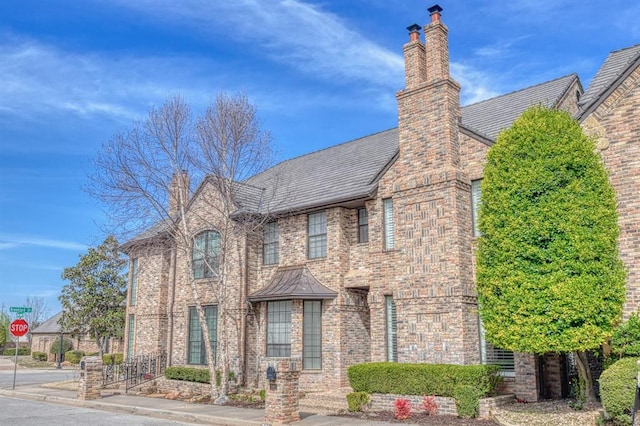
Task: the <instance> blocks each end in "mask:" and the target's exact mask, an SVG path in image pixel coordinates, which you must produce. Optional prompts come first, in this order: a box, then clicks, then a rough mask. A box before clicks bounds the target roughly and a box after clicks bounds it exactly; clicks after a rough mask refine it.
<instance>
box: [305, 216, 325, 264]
mask: <svg viewBox="0 0 640 426" xmlns="http://www.w3.org/2000/svg"><path fill="white" fill-rule="evenodd" d="M308 221H309V229H308V233H309V259H317V258H319V257H327V213H326V212H318V213H313V214H310V215H309V216H308Z"/></svg>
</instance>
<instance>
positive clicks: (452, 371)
mask: <svg viewBox="0 0 640 426" xmlns="http://www.w3.org/2000/svg"><path fill="white" fill-rule="evenodd" d="M499 371H500V367H498V366H496V365H451V364H400V363H395V362H372V363H365V364H358V365H353V366H351V367H349V369H348V370H347V374H348V376H349V383H350V384H351V387H352V388H353V390H354V392H368V393H390V394H399V395H437V396H448V397H453V398H455V396H456V393H455V387H456V386H457V385H467V386H472V387H473V388H474V389H476V390H477V393H478V394H479V395H480V397H483V396H488V395H493V394H495V391H496V388H497V387H498V385H499V384H500V382H501V380H502V377H501V376H500V375H499Z"/></svg>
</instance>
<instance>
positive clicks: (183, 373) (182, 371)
mask: <svg viewBox="0 0 640 426" xmlns="http://www.w3.org/2000/svg"><path fill="white" fill-rule="evenodd" d="M164 377H165V378H167V379H173V380H184V381H185V382H197V383H211V376H210V375H209V370H207V369H204V368H193V367H167V368H166V369H165V370H164Z"/></svg>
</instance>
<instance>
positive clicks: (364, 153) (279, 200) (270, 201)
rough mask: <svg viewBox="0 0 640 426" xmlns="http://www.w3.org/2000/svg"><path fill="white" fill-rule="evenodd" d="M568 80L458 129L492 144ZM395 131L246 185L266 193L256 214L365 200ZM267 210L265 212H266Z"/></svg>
mask: <svg viewBox="0 0 640 426" xmlns="http://www.w3.org/2000/svg"><path fill="white" fill-rule="evenodd" d="M577 78H578V77H577V75H576V74H571V75H568V76H565V77H561V78H558V79H555V80H551V81H548V82H546V83H542V84H538V85H536V86H532V87H529V88H526V89H522V90H519V91H517V92H513V93H509V94H507V95H503V96H498V97H496V98H493V99H489V100H486V101H483V102H479V103H477V104H473V105H469V106H466V107H464V108H462V111H461V113H462V125H463V126H465V127H467V128H468V129H470V130H471V131H473V132H474V133H477V134H479V135H481V136H484V137H485V138H487V139H489V140H495V138H496V137H497V135H498V133H499V132H500V130H502V129H505V128H507V127H509V126H510V125H511V123H512V122H513V121H514V120H515V119H516V118H518V116H520V114H522V113H523V112H524V111H525V110H526V109H527V108H528V107H530V106H531V105H537V104H542V105H545V106H549V107H553V106H555V105H556V103H557V102H558V101H559V100H560V99H561V98H562V97H563V96H564V95H565V93H566V91H567V90H568V88H569V87H570V86H571V84H572V83H573V82H574V81H575V80H576V79H577ZM398 144H399V142H398V129H397V128H395V129H390V130H387V131H384V132H380V133H375V134H373V135H370V136H365V137H363V138H360V139H356V140H353V141H350V142H346V143H343V144H340V145H335V146H332V147H329V148H326V149H323V150H321V151H316V152H313V153H311V154H307V155H303V156H301V157H297V158H293V159H291V160H287V161H284V162H282V163H280V164H278V165H276V166H275V167H273V168H271V169H269V170H267V171H265V172H263V173H261V174H258V175H257V176H254V177H252V178H251V179H249V180H247V183H248V184H250V185H253V186H255V187H260V188H266V190H265V192H264V194H263V196H264V199H263V200H262V201H263V204H262V206H263V207H264V208H263V209H262V210H261V211H260V213H267V212H268V213H285V212H288V211H295V210H304V209H308V208H313V207H315V208H318V207H322V206H328V205H332V204H338V203H344V202H347V201H352V200H357V199H364V198H368V197H370V196H371V195H372V194H373V192H375V190H376V185H377V178H378V177H379V176H380V174H381V172H382V171H383V170H384V169H385V167H387V166H388V165H389V164H390V163H391V162H392V160H393V159H394V157H395V156H396V155H397V153H398ZM267 209H268V211H267Z"/></svg>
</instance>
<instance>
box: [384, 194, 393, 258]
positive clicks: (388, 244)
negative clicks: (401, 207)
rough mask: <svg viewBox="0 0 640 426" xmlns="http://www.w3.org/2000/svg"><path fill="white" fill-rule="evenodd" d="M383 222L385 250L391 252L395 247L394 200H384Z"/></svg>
mask: <svg viewBox="0 0 640 426" xmlns="http://www.w3.org/2000/svg"><path fill="white" fill-rule="evenodd" d="M382 210H383V215H384V216H383V221H384V248H385V250H389V249H392V248H394V247H395V229H396V226H395V221H394V219H393V200H392V199H391V198H387V199H384V200H382Z"/></svg>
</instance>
